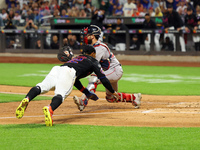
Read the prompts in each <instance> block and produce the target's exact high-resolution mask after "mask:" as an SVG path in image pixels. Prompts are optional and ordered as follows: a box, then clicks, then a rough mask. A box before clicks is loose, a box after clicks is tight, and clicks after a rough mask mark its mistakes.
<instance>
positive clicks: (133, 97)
mask: <svg viewBox="0 0 200 150" xmlns="http://www.w3.org/2000/svg"><path fill="white" fill-rule="evenodd" d="M107 73H108V72H107ZM122 74H123V70H122V67H121V66H117V67H116V68H115V71H114V72H113V73H109V74H107V77H108V79H109V81H110V82H111V85H112V87H113V89H114V90H115V91H118V81H119V80H120V78H121V77H122ZM118 95H119V97H120V98H119V100H118V101H116V99H115V98H114V97H113V96H112V93H110V91H108V90H107V89H106V100H107V101H108V102H131V103H132V104H133V105H134V106H135V108H139V106H140V103H141V102H140V101H141V94H140V93H138V94H127V93H118Z"/></svg>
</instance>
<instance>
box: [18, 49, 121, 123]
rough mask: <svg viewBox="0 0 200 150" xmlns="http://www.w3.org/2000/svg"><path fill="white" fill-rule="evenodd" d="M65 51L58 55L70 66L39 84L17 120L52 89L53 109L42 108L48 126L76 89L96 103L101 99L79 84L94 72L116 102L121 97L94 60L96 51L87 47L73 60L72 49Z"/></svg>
mask: <svg viewBox="0 0 200 150" xmlns="http://www.w3.org/2000/svg"><path fill="white" fill-rule="evenodd" d="M64 51H65V52H64V53H60V54H59V55H58V59H59V60H61V61H67V62H66V63H64V64H63V65H61V66H54V67H53V68H52V69H51V71H50V72H49V74H48V75H47V76H46V78H45V79H44V80H43V81H42V82H41V83H38V84H37V85H36V86H35V87H33V88H31V89H30V91H29V92H28V94H27V95H26V97H25V98H24V99H23V100H22V101H21V103H20V105H19V106H18V108H17V109H16V117H17V118H18V119H20V118H22V117H23V115H24V112H25V110H26V108H27V106H28V104H29V102H30V101H31V100H33V99H34V98H35V97H36V96H37V95H39V94H41V93H46V92H48V91H49V90H50V89H52V88H55V91H54V93H55V96H54V97H53V98H52V101H51V103H50V105H49V106H45V107H44V108H43V112H44V116H45V124H46V126H52V125H53V118H52V115H53V112H54V111H55V110H56V109H57V108H58V107H59V106H60V105H61V104H62V102H63V101H64V100H65V98H66V97H68V96H69V94H70V93H71V91H72V88H73V85H74V86H75V87H76V88H77V89H78V90H80V91H81V92H82V93H84V94H85V95H86V97H87V98H88V99H92V100H97V99H98V97H97V96H96V94H94V93H93V92H91V91H89V90H88V89H87V88H85V87H84V86H83V85H82V84H81V82H80V80H79V79H81V78H84V77H86V76H88V75H89V74H91V73H92V72H95V74H96V75H97V77H98V78H99V79H100V81H101V83H102V84H103V85H104V86H105V88H106V89H108V90H109V92H110V93H112V94H113V96H114V97H115V98H116V99H117V98H118V97H119V96H118V94H117V92H115V91H114V89H113V88H112V86H111V84H110V82H109V80H108V79H107V78H106V76H105V74H104V73H103V70H102V68H101V67H100V64H99V63H98V61H97V60H96V59H95V57H96V51H95V49H94V47H92V46H89V45H87V46H85V47H84V49H83V52H82V55H79V56H77V57H74V58H73V59H71V58H72V55H73V54H72V51H71V50H70V48H69V47H65V50H64ZM66 51H68V52H66ZM66 54H67V55H66ZM70 59H71V60H70Z"/></svg>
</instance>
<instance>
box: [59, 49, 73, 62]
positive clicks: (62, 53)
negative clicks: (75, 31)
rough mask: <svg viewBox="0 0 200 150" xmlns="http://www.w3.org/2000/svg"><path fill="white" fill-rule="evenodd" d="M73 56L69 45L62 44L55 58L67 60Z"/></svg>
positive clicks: (62, 60)
mask: <svg viewBox="0 0 200 150" xmlns="http://www.w3.org/2000/svg"><path fill="white" fill-rule="evenodd" d="M73 56H74V54H73V53H72V49H71V48H70V47H69V46H63V47H62V49H61V50H59V52H58V54H57V58H58V60H60V61H61V62H67V61H69V60H71V59H72V57H73Z"/></svg>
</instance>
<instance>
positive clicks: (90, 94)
mask: <svg viewBox="0 0 200 150" xmlns="http://www.w3.org/2000/svg"><path fill="white" fill-rule="evenodd" d="M74 86H75V87H76V88H77V89H78V90H79V91H81V92H82V93H84V94H85V96H86V97H87V98H88V99H92V100H95V101H96V100H98V99H99V97H98V96H97V95H96V94H94V93H93V92H91V91H89V90H88V89H87V88H85V87H84V86H83V85H82V83H81V82H80V80H79V79H76V81H75V83H74Z"/></svg>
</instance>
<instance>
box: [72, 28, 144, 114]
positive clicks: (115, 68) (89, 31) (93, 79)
mask: <svg viewBox="0 0 200 150" xmlns="http://www.w3.org/2000/svg"><path fill="white" fill-rule="evenodd" d="M84 33H85V34H86V37H87V42H88V44H89V45H92V46H93V47H94V48H95V50H96V59H97V60H98V61H99V62H100V64H101V66H102V68H104V70H105V71H104V73H105V75H106V77H107V78H108V80H109V81H110V83H111V85H112V87H113V88H114V90H115V91H118V81H119V80H120V78H121V77H122V74H123V70H122V67H121V64H120V63H119V61H118V60H117V58H116V57H115V56H114V54H113V53H112V52H111V51H110V49H109V48H108V46H107V45H106V44H104V43H102V42H100V41H99V40H98V39H99V36H100V34H101V29H100V28H99V27H98V26H96V25H90V26H89V27H88V28H86V29H84ZM100 83H101V82H100V81H99V79H98V77H97V76H96V75H94V74H92V75H91V76H90V78H89V84H88V86H87V89H88V90H90V91H92V92H95V91H96V88H97V85H98V84H100ZM118 95H119V99H118V100H117V99H115V97H113V94H112V93H111V92H110V90H109V89H106V100H107V101H108V102H111V103H112V102H130V103H132V104H133V105H134V106H135V108H139V107H140V104H141V98H142V97H141V93H138V94H126V93H118ZM74 103H75V104H76V105H77V106H78V109H79V110H80V111H83V109H84V108H85V107H86V106H87V104H88V98H87V97H86V96H85V95H84V94H83V95H82V96H81V98H78V97H77V96H74Z"/></svg>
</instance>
